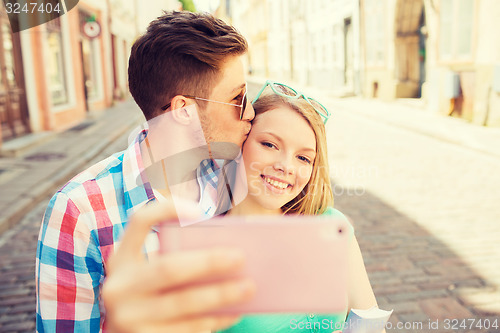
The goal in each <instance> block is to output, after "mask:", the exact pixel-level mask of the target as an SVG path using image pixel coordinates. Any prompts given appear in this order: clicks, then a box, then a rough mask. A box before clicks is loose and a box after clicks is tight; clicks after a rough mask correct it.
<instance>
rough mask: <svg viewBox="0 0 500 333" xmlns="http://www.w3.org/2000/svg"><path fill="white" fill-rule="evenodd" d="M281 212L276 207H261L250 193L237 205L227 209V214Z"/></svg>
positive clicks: (273, 213)
mask: <svg viewBox="0 0 500 333" xmlns="http://www.w3.org/2000/svg"><path fill="white" fill-rule="evenodd" d="M282 214H283V212H282V210H281V209H280V208H278V209H267V208H265V207H262V206H261V205H260V204H259V203H258V202H257V201H255V200H254V199H253V197H252V196H251V195H248V196H247V197H246V198H245V200H243V201H242V202H240V203H239V204H238V205H237V206H235V207H233V208H231V210H229V212H228V215H282Z"/></svg>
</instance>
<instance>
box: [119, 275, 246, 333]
mask: <svg viewBox="0 0 500 333" xmlns="http://www.w3.org/2000/svg"><path fill="white" fill-rule="evenodd" d="M255 289H256V287H255V284H254V283H253V282H252V281H251V280H249V279H238V280H229V281H225V282H218V283H212V284H207V285H201V286H196V287H193V286H190V287H186V288H184V289H180V290H173V291H172V290H171V291H169V292H168V293H164V294H163V295H159V296H157V297H154V298H148V299H146V298H144V299H142V300H138V301H137V303H136V304H134V306H133V307H130V308H127V309H124V311H123V313H122V315H123V316H124V318H123V320H127V319H128V320H129V319H131V318H137V319H139V318H142V319H146V318H147V320H148V321H149V322H152V323H160V322H165V321H168V320H171V321H175V320H178V319H179V318H184V317H187V316H195V315H196V314H198V315H199V314H204V313H210V312H214V311H216V310H218V309H220V308H223V307H226V306H230V305H234V304H239V303H242V302H244V301H246V300H248V299H250V298H251V297H252V296H253V294H254V293H255Z"/></svg>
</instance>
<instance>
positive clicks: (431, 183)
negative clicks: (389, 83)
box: [328, 109, 500, 332]
mask: <svg viewBox="0 0 500 333" xmlns="http://www.w3.org/2000/svg"><path fill="white" fill-rule="evenodd" d="M372 111H373V114H376V113H377V110H372ZM410 120H411V119H410ZM328 127H329V128H328V136H329V137H328V143H329V147H328V148H329V157H330V158H329V161H330V163H331V165H330V168H331V170H332V176H333V178H334V180H335V186H334V192H335V205H336V207H337V208H338V209H339V210H341V211H342V212H344V213H345V214H347V215H348V216H349V217H350V218H351V219H352V221H353V224H354V226H355V230H356V235H357V238H358V241H359V243H360V247H361V249H362V252H363V255H364V259H365V263H366V266H367V270H368V272H369V277H370V280H371V283H372V286H373V289H374V291H375V294H376V296H377V299H378V302H379V305H380V307H381V308H385V309H394V314H393V315H392V317H391V323H392V324H393V325H394V326H396V325H397V323H398V322H400V325H401V324H402V323H407V328H409V327H411V326H413V323H414V322H422V323H423V328H422V329H402V330H399V331H401V332H412V331H415V332H419V331H420V332H422V331H432V332H437V331H438V330H432V329H430V328H429V327H428V324H429V320H432V321H433V322H434V321H435V320H438V321H439V323H440V325H439V327H440V329H441V330H442V331H444V332H457V331H461V332H471V331H473V332H486V331H488V329H485V328H484V327H483V328H482V329H479V326H477V329H474V328H476V326H472V328H470V327H469V326H470V324H471V323H474V325H478V320H479V319H482V320H483V323H484V322H485V320H486V319H488V320H489V321H490V322H491V323H493V322H494V320H497V323H498V324H499V325H500V289H499V286H500V266H499V264H498V262H499V260H500V247H499V246H498V244H499V241H500V225H499V223H500V205H498V201H499V199H500V195H499V194H498V193H499V192H498V190H497V187H498V184H500V173H499V172H498V170H500V158H498V157H496V156H492V155H487V154H484V153H481V152H476V151H471V150H470V149H467V148H464V147H461V146H459V145H455V144H451V143H446V142H443V141H440V140H437V139H434V138H431V137H428V136H425V135H422V134H418V133H415V132H411V131H408V130H403V129H401V128H398V127H394V126H391V125H387V124H385V123H383V122H380V121H376V120H373V119H371V118H367V117H364V116H360V115H357V114H356V113H355V112H352V110H349V111H346V110H342V109H336V110H335V115H334V117H333V118H332V120H331V122H330V123H329V124H328ZM445 319H457V320H458V321H457V322H458V325H456V328H457V330H453V329H451V328H452V327H451V326H452V325H453V324H454V322H445ZM462 319H470V320H467V321H466V322H465V324H466V327H467V328H466V329H464V328H463V327H462V328H461V327H460V326H463V325H462V324H463V323H464V322H462ZM474 320H475V321H474ZM447 323H448V324H449V326H450V327H449V328H450V329H448V330H445V329H444V328H446V327H445V325H446V324H447ZM415 325H418V324H415ZM417 327H418V326H414V328H417ZM489 331H490V332H500V329H493V330H492V329H491V328H490V330H489Z"/></svg>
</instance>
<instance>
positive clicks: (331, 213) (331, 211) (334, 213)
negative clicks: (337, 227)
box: [321, 207, 354, 232]
mask: <svg viewBox="0 0 500 333" xmlns="http://www.w3.org/2000/svg"><path fill="white" fill-rule="evenodd" d="M321 216H324V217H334V218H338V219H340V220H343V221H346V222H347V224H348V225H349V227H350V229H351V232H354V227H353V225H352V223H351V221H350V220H349V219H348V218H347V217H346V216H345V215H344V214H343V213H342V212H341V211H340V210H338V209H335V208H333V207H327V208H326V210H325V211H324V212H323V213H322V214H321Z"/></svg>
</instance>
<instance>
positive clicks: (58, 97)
mask: <svg viewBox="0 0 500 333" xmlns="http://www.w3.org/2000/svg"><path fill="white" fill-rule="evenodd" d="M47 41H48V63H47V72H48V77H49V92H50V96H51V101H52V105H53V106H56V105H61V104H65V103H68V87H67V84H66V74H65V67H66V66H65V63H64V54H63V38H62V33H61V22H60V19H59V18H56V19H54V20H52V21H49V22H47Z"/></svg>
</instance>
